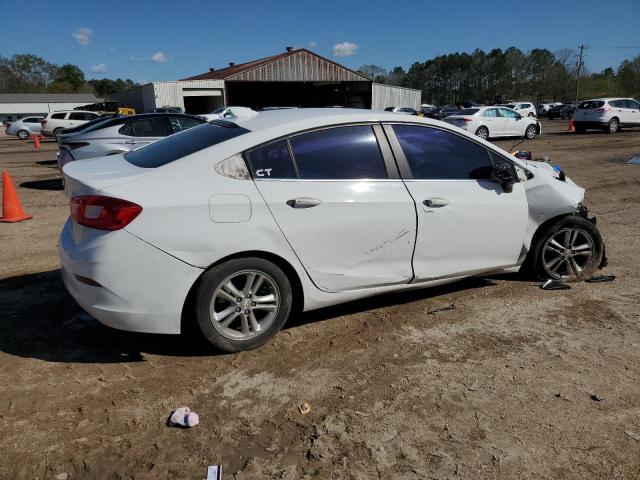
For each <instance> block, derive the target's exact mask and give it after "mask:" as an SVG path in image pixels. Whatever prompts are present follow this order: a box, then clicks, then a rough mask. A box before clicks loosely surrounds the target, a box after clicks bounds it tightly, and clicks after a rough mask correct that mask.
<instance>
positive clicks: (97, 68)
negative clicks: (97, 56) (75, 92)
mask: <svg viewBox="0 0 640 480" xmlns="http://www.w3.org/2000/svg"><path fill="white" fill-rule="evenodd" d="M91 71H92V72H93V73H107V66H106V65H105V64H104V63H98V64H97V65H91Z"/></svg>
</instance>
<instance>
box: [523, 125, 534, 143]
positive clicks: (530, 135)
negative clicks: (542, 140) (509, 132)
mask: <svg viewBox="0 0 640 480" xmlns="http://www.w3.org/2000/svg"><path fill="white" fill-rule="evenodd" d="M525 137H527V138H528V139H529V140H532V139H534V138H536V127H534V126H533V125H529V126H528V127H527V131H526V132H525Z"/></svg>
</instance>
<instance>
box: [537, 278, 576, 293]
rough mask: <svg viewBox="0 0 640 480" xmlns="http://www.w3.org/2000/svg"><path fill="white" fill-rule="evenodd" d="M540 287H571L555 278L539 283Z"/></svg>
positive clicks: (559, 288)
mask: <svg viewBox="0 0 640 480" xmlns="http://www.w3.org/2000/svg"><path fill="white" fill-rule="evenodd" d="M540 288H541V289H543V290H568V289H570V288H571V287H570V286H569V285H567V284H566V283H560V282H558V281H557V280H551V279H549V280H547V281H546V282H544V283H543V284H542V285H540Z"/></svg>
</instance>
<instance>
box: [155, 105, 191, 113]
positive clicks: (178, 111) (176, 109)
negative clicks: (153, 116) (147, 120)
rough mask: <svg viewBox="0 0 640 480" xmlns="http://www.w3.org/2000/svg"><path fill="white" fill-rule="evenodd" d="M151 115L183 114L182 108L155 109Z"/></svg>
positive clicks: (166, 107)
mask: <svg viewBox="0 0 640 480" xmlns="http://www.w3.org/2000/svg"><path fill="white" fill-rule="evenodd" d="M151 113H184V110H182V107H169V106H165V107H157V108H154V109H153V110H151Z"/></svg>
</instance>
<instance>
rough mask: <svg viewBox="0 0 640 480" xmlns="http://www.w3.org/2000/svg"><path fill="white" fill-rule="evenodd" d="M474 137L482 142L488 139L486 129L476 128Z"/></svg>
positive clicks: (487, 130)
mask: <svg viewBox="0 0 640 480" xmlns="http://www.w3.org/2000/svg"><path fill="white" fill-rule="evenodd" d="M476 136H477V137H480V138H481V139H483V140H488V139H489V129H488V128H487V127H478V129H477V130H476Z"/></svg>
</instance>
